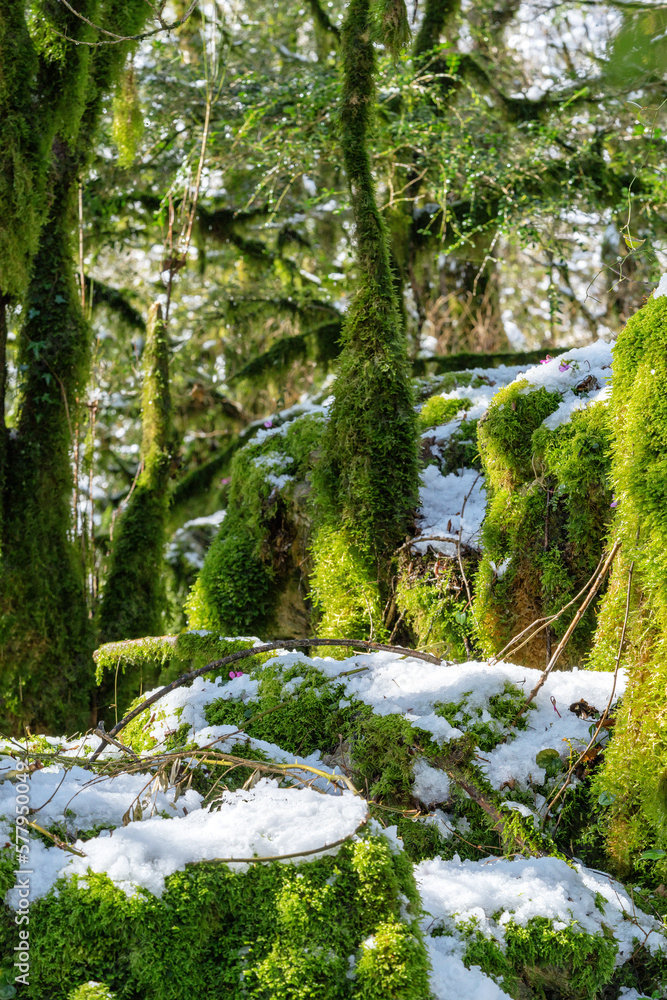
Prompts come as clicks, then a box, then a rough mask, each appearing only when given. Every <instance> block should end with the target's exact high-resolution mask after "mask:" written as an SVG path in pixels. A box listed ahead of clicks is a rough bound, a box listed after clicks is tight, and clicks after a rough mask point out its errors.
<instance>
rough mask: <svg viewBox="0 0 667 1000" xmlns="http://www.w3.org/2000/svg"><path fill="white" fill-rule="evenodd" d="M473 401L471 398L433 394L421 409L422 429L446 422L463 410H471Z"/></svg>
mask: <svg viewBox="0 0 667 1000" xmlns="http://www.w3.org/2000/svg"><path fill="white" fill-rule="evenodd" d="M471 406H472V403H471V402H470V400H469V399H466V398H463V399H445V398H444V396H440V395H436V396H431V397H430V399H427V400H426V402H425V403H424V404H423V406H422V408H421V410H420V411H419V425H420V428H421V430H422V431H425V430H428V428H429V427H435V426H437V425H438V424H446V423H448V421H450V420H454V418H455V417H456V416H457V414H459V413H460V412H461V411H462V410H463V411H464V412H465V411H466V410H469V409H470V407H471Z"/></svg>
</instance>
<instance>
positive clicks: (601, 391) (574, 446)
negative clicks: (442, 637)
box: [474, 341, 612, 666]
mask: <svg viewBox="0 0 667 1000" xmlns="http://www.w3.org/2000/svg"><path fill="white" fill-rule="evenodd" d="M610 376H611V350H610V347H609V345H607V344H605V343H604V342H602V341H598V343H597V344H594V345H592V346H591V347H587V348H578V349H574V350H571V351H568V352H567V353H566V354H563V355H562V356H560V357H558V358H555V359H548V360H546V361H545V363H544V364H541V365H537V366H536V367H535V368H531V369H528V371H526V372H525V373H524V374H523V375H522V376H519V377H518V378H517V379H516V380H515V381H514V382H512V383H511V384H510V385H508V386H506V387H505V388H502V389H501V390H500V391H499V392H497V393H496V394H495V395H494V397H493V400H492V401H491V404H490V406H489V408H488V410H487V412H486V413H485V414H484V416H483V417H482V418H481V420H480V422H479V429H478V445H479V451H480V455H481V459H482V464H483V467H484V472H485V474H486V489H487V493H488V506H487V512H486V517H485V520H484V526H483V530H482V546H483V550H484V556H483V558H482V560H481V563H480V567H479V572H478V575H477V579H476V582H475V589H476V595H475V604H474V615H475V625H476V630H477V636H478V639H479V642H480V644H481V646H482V649H483V650H484V651H485V652H486V653H487V654H490V653H495V652H498V651H499V650H500V649H501V648H502V647H503V646H504V645H505V644H506V643H507V642H508V641H509V639H510V638H511V637H512V636H514V635H516V634H518V633H519V632H521V631H522V630H523V629H524V628H526V627H527V626H528V625H530V624H531V623H532V622H534V621H536V620H537V619H538V618H542V617H543V616H545V615H551V614H554V613H556V612H557V611H560V610H561V609H562V608H563V607H564V606H565V605H566V604H567V603H568V602H569V601H570V600H572V598H573V597H575V595H576V594H577V593H578V592H579V590H580V589H581V588H582V587H583V586H584V585H585V584H586V582H587V581H588V580H589V578H590V577H591V575H592V574H593V571H594V569H595V567H596V565H597V563H598V561H599V558H600V555H601V552H602V550H603V547H604V540H605V535H606V531H607V529H608V526H609V523H610V520H611V514H612V511H611V509H610V505H611V501H612V496H611V489H610V485H609V480H608V473H609V440H610V424H609V414H608V406H607V398H608V393H609V389H608V387H607V381H608V380H610ZM575 612H576V607H572V609H571V610H569V611H568V612H567V613H566V614H564V615H562V616H561V617H560V618H559V619H558V621H557V622H555V623H554V625H553V627H552V628H551V627H550V628H549V629H547V630H544V631H543V632H541V633H540V634H539V636H538V637H536V638H535V639H534V640H532V641H531V642H529V643H528V644H527V645H526V646H525V647H524V649H523V650H521V652H520V653H517V655H518V656H519V657H520V661H521V662H523V663H526V664H528V665H531V666H538V665H540V664H544V663H545V660H546V659H547V658H548V653H549V650H550V648H551V641H552V640H556V641H557V640H558V639H559V638H560V637H561V636H562V635H563V633H564V632H565V630H566V629H567V627H568V625H569V624H570V622H571V620H572V618H573V616H574V614H575ZM594 626H595V613H594V610H590V611H589V612H587V614H586V616H585V617H584V618H583V619H582V621H581V623H580V624H579V625H578V626H577V630H576V632H575V633H574V635H573V638H572V640H571V641H570V644H569V647H568V659H569V661H570V662H572V663H581V662H582V661H583V660H584V658H585V656H586V655H587V653H588V652H589V650H590V646H591V636H592V632H593V629H594Z"/></svg>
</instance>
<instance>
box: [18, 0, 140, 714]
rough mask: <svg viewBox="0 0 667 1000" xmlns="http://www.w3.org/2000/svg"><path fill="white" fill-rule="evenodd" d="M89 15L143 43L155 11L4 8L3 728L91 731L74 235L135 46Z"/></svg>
mask: <svg viewBox="0 0 667 1000" xmlns="http://www.w3.org/2000/svg"><path fill="white" fill-rule="evenodd" d="M89 16H90V19H91V20H97V19H98V17H100V18H101V19H102V21H103V22H104V23H105V25H106V26H107V27H108V28H109V29H111V30H113V31H115V32H117V33H118V34H119V35H132V34H134V33H136V32H137V31H138V30H140V28H141V26H142V24H143V23H144V22H145V20H146V17H147V16H148V8H147V7H146V5H145V4H144V3H143V0H107V2H106V3H105V4H104V7H103V10H100V9H99V5H98V3H96V2H92V0H85V2H84V3H83V4H82V5H80V6H79V7H78V8H77V11H76V12H72V11H68V10H67V9H66V8H65V6H64V5H63V4H42V5H39V6H37V5H26V4H22V3H13V2H10V0H3V2H2V3H1V4H0V50H1V51H0V61H1V63H2V67H3V72H2V80H1V81H0V112H1V113H0V119H1V121H2V124H1V125H0V166H1V169H0V175H1V176H2V180H0V209H1V210H2V218H3V219H4V220H5V222H4V223H3V227H2V233H1V234H0V273H1V274H2V279H1V280H2V288H3V291H4V292H9V293H11V295H12V296H14V297H15V298H16V299H17V300H18V299H20V301H21V306H22V327H21V330H20V334H19V340H18V371H19V372H20V380H19V385H18V391H17V411H16V412H17V416H16V421H15V426H14V432H15V433H14V434H13V435H12V439H11V441H8V447H7V455H6V463H5V470H0V484H1V486H2V491H3V496H2V499H1V501H0V511H1V512H2V514H1V516H2V522H1V524H0V532H1V537H0V549H1V551H2V567H1V572H2V581H3V587H2V593H1V594H0V672H1V673H2V677H3V683H2V688H1V690H0V699H1V701H0V727H1V728H2V729H3V730H4V731H12V730H15V731H19V732H22V731H23V729H24V726H26V725H29V726H30V727H32V728H38V729H42V730H47V731H54V730H56V731H58V730H60V731H62V730H63V729H65V728H70V727H72V726H79V727H81V728H82V729H85V728H87V726H88V723H89V712H90V706H91V696H92V664H91V659H90V653H91V647H92V643H93V640H92V629H91V622H90V617H89V613H88V612H89V608H88V606H87V600H86V593H85V589H84V580H83V572H82V566H81V543H80V540H77V544H76V545H74V544H73V542H72V538H73V535H74V531H73V526H72V524H71V512H72V506H73V505H72V492H73V477H72V468H71V461H70V460H71V447H72V436H73V432H74V428H75V427H76V426H77V421H78V406H79V400H80V399H83V397H84V392H83V387H84V385H85V383H86V379H87V375H88V365H89V328H88V324H87V323H86V322H85V321H84V318H83V315H82V311H81V308H80V303H79V293H78V290H77V288H76V285H75V281H74V274H73V254H72V247H71V244H70V238H71V232H72V229H73V221H74V213H73V211H72V210H73V208H74V196H75V192H76V189H77V186H78V183H79V179H80V177H81V176H83V175H84V174H85V172H86V167H87V163H88V159H89V157H90V155H91V154H92V152H93V149H94V135H95V129H96V126H97V122H98V120H99V115H100V112H101V108H102V103H103V99H104V95H105V93H106V91H107V90H108V89H109V87H110V86H111V85H112V84H113V81H114V78H115V75H116V73H117V72H118V70H119V68H120V66H121V65H122V63H123V61H124V59H125V56H126V54H127V51H128V43H123V44H120V45H115V46H111V45H100V46H99V47H95V46H94V44H93V45H92V47H91V44H86V43H94V42H95V40H96V35H97V31H96V30H95V29H94V28H92V27H91V26H90V24H88V23H86V18H88V17H89ZM68 39H70V40H71V41H68ZM74 41H79V42H83V43H84V44H79V45H77V44H73V42H74ZM47 209H48V211H47ZM3 305H4V303H3ZM3 471H4V474H3Z"/></svg>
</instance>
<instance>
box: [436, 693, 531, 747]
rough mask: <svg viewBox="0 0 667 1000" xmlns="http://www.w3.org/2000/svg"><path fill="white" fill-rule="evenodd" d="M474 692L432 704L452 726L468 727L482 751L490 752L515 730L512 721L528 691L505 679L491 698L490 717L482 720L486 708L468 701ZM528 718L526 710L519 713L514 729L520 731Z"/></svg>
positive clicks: (437, 712) (468, 731)
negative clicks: (498, 690)
mask: <svg viewBox="0 0 667 1000" xmlns="http://www.w3.org/2000/svg"><path fill="white" fill-rule="evenodd" d="M471 694H472V691H467V692H464V694H463V697H462V698H461V701H458V702H447V703H444V702H436V703H435V704H434V706H433V707H434V710H435V714H436V715H439V716H441V717H442V718H443V719H446V720H447V722H448V723H449V724H450V726H455V727H462V728H465V731H466V733H467V734H469V735H471V736H472V737H474V740H475V744H476V746H478V747H479V749H480V750H481V751H482V752H490V751H491V750H493V749H494V748H495V747H497V746H498V744H500V743H504V742H505V741H506V740H507V739H508V731H509V733H510V734H511V733H512V732H513V729H510V728H509V724H510V723H511V722H513V720H514V719H515V718H516V714H517V712H518V711H519V709H520V708H522V706H523V704H524V702H525V700H526V695H525V692H523V691H521V690H520V689H519V688H518V687H516V686H515V685H514V684H511V683H510V682H509V681H505V686H504V688H503V691H502V692H501V693H499V694H494V695H491V697H490V698H489V707H488V714H489V715H490V716H491V719H490V720H489V721H483V720H482V716H483V715H484V714H485V712H484V710H483V709H482V708H480V707H479V706H474V705H469V704H468V698H469V697H470V695H471ZM528 707H529V709H533V708H534V707H535V706H534V705H532V704H531V705H529V706H528ZM528 721H529V720H528V718H527V716H526V715H525V714H524V715H521V716H519V718H518V719H517V720H516V726H515V727H514V729H516V730H517V731H521V730H524V729H526V727H527V726H528Z"/></svg>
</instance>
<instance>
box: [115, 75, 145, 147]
mask: <svg viewBox="0 0 667 1000" xmlns="http://www.w3.org/2000/svg"><path fill="white" fill-rule="evenodd" d="M111 134H112V137H113V141H114V142H115V144H116V148H117V149H118V166H119V167H130V166H132V163H133V161H134V158H135V156H136V154H137V149H138V146H139V143H140V142H141V138H142V136H143V134H144V112H143V109H142V107H141V101H140V99H139V93H138V88H137V79H136V76H135V73H134V65H133V64H132V63H130V65H129V66H128V67H127V69H126V70H125V72H124V73H123V75H122V77H121V79H120V81H119V82H118V84H117V85H116V93H115V94H114V98H113V124H112V128H111Z"/></svg>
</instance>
